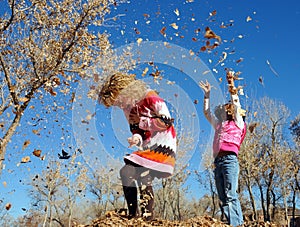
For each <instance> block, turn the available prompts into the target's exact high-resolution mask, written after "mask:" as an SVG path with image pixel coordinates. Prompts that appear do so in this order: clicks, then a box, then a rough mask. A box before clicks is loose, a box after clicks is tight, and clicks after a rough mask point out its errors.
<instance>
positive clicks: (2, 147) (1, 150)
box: [0, 110, 24, 175]
mask: <svg viewBox="0 0 300 227" xmlns="http://www.w3.org/2000/svg"><path fill="white" fill-rule="evenodd" d="M23 112H24V110H22V112H18V113H17V114H16V115H15V118H14V120H13V122H12V123H11V125H10V127H9V129H8V130H7V132H6V134H5V135H4V137H3V138H2V139H1V140H0V175H1V173H2V169H3V161H4V160H5V153H6V147H7V144H8V143H9V142H10V140H11V137H12V136H13V135H14V133H15V131H16V129H17V127H18V125H19V124H20V121H21V117H22V115H23Z"/></svg>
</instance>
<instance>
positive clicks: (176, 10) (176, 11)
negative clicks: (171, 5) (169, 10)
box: [174, 9, 179, 17]
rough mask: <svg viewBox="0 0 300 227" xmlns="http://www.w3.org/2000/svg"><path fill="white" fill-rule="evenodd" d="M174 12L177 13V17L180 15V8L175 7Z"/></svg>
mask: <svg viewBox="0 0 300 227" xmlns="http://www.w3.org/2000/svg"><path fill="white" fill-rule="evenodd" d="M174 13H175V14H176V16H177V17H179V10H178V9H175V10H174Z"/></svg>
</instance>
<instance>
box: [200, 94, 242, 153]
mask: <svg viewBox="0 0 300 227" xmlns="http://www.w3.org/2000/svg"><path fill="white" fill-rule="evenodd" d="M231 101H232V103H233V104H234V107H235V108H234V109H235V114H234V119H233V120H231V121H229V120H227V121H224V122H220V121H219V120H218V119H216V117H215V116H214V115H213V114H212V113H211V111H210V106H209V98H205V99H204V106H203V112H204V115H205V117H206V118H207V120H208V121H209V122H210V123H211V125H212V126H213V127H214V129H215V135H214V142H213V155H214V157H216V156H217V155H218V153H219V152H222V151H232V152H234V153H236V154H237V155H238V152H239V150H240V146H241V144H242V142H243V140H244V138H245V135H246V124H245V122H244V121H243V117H242V116H241V114H240V109H241V104H240V100H239V96H238V95H231Z"/></svg>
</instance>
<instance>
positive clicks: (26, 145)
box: [22, 140, 30, 150]
mask: <svg viewBox="0 0 300 227" xmlns="http://www.w3.org/2000/svg"><path fill="white" fill-rule="evenodd" d="M29 144H30V140H26V141H25V142H24V144H23V146H22V150H24V149H26V147H28V145H29Z"/></svg>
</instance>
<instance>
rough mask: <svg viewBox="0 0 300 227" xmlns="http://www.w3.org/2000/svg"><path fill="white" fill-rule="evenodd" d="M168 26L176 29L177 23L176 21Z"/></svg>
mask: <svg viewBox="0 0 300 227" xmlns="http://www.w3.org/2000/svg"><path fill="white" fill-rule="evenodd" d="M170 26H171V27H172V28H174V29H176V30H177V29H178V25H177V24H176V23H172V24H170Z"/></svg>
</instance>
